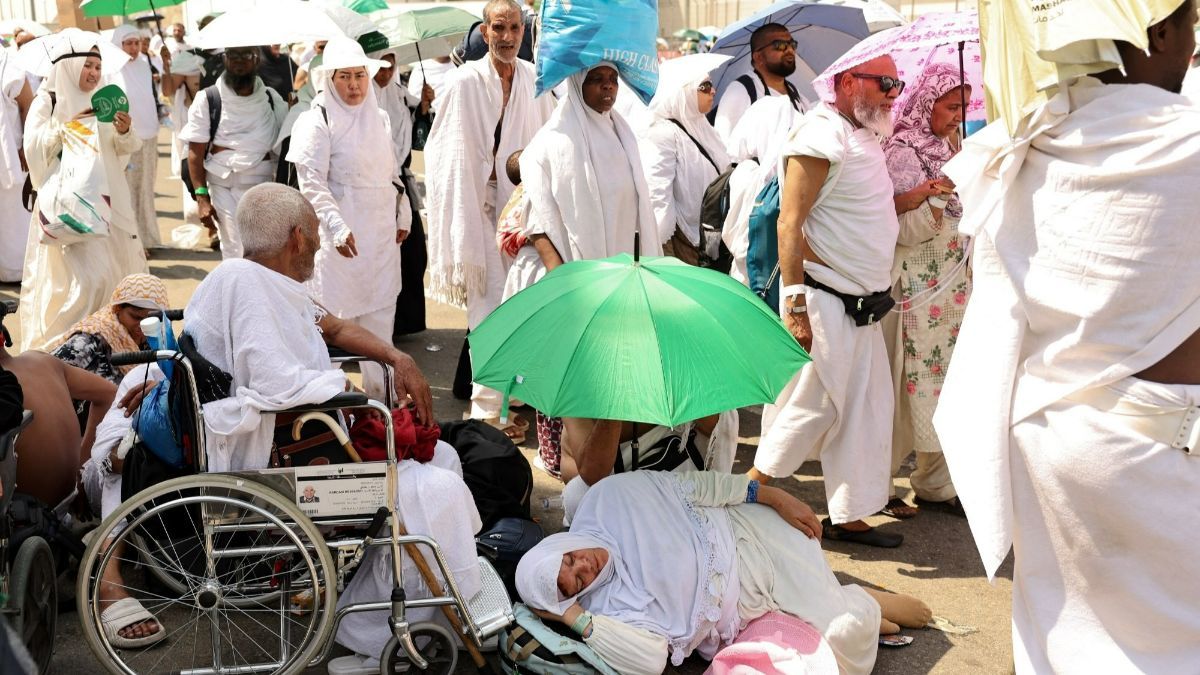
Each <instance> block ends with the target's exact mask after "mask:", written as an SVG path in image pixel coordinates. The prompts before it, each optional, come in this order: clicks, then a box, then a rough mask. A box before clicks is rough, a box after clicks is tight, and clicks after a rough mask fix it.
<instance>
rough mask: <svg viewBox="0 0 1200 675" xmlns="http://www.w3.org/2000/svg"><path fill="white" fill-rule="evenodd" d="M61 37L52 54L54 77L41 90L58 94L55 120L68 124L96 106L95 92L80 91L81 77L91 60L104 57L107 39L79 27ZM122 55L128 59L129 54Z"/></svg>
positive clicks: (55, 96) (51, 75) (47, 77)
mask: <svg viewBox="0 0 1200 675" xmlns="http://www.w3.org/2000/svg"><path fill="white" fill-rule="evenodd" d="M59 36H60V37H59V40H60V42H59V44H58V46H57V48H56V49H55V50H54V51H52V52H51V53H50V60H51V66H50V74H49V75H47V76H46V79H45V80H44V81H43V82H42V86H41V88H42V89H45V90H46V91H51V92H54V119H56V120H58V121H59V122H61V123H63V124H66V123H67V122H70V121H71V120H72V119H73V118H74V117H75V115H77V114H79V113H80V112H81V111H83V110H85V109H87V108H90V107H92V92H84V91H83V90H82V89H80V88H79V76H80V74H82V73H83V64H84V62H85V61H86V60H87V57H89V56H94V57H96V58H98V59H99V58H101V55H100V47H99V45H100V41H101V40H102V39H103V38H101V37H100V36H99V35H97V34H96V33H89V32H87V31H82V30H79V29H78V28H67V29H64V30H63V31H61V32H60V33H59ZM122 54H123V55H124V56H125V57H126V59H128V54H124V52H122Z"/></svg>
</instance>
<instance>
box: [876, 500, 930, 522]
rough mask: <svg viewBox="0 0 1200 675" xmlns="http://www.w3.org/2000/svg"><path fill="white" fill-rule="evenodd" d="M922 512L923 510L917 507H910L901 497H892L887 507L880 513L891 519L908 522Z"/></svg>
mask: <svg viewBox="0 0 1200 675" xmlns="http://www.w3.org/2000/svg"><path fill="white" fill-rule="evenodd" d="M920 512H921V509H919V508H917V507H915V506H910V505H909V504H908V503H906V502H905V501H904V500H903V499H900V498H899V497H892V498H891V499H889V500H888V503H887V505H886V506H884V507H883V510H882V511H880V513H882V514H883V515H885V516H887V517H889V518H895V519H896V520H908V519H909V518H912V517H914V516H916V515H917V514H918V513H920Z"/></svg>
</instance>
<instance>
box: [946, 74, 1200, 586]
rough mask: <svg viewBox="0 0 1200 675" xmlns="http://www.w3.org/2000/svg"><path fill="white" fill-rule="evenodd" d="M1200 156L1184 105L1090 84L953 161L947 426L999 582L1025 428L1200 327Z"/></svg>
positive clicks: (1189, 109) (989, 133)
mask: <svg viewBox="0 0 1200 675" xmlns="http://www.w3.org/2000/svg"><path fill="white" fill-rule="evenodd" d="M1198 157H1200V111H1198V110H1197V109H1196V108H1194V107H1193V106H1191V105H1190V104H1189V102H1188V100H1187V99H1185V98H1184V97H1182V96H1179V95H1177V94H1172V93H1170V92H1167V91H1165V90H1163V89H1159V88H1157V87H1153V86H1149V85H1102V84H1100V82H1099V81H1098V80H1095V79H1092V78H1083V79H1081V80H1079V81H1078V82H1076V83H1075V84H1073V85H1071V86H1070V87H1069V88H1064V89H1063V90H1061V91H1060V92H1059V93H1058V94H1057V95H1056V96H1055V97H1054V98H1052V99H1051V100H1050V101H1048V102H1047V103H1046V104H1045V106H1043V107H1042V108H1041V109H1039V110H1038V111H1037V112H1035V113H1033V114H1032V115H1031V116H1030V117H1029V118H1027V119H1026V120H1025V121H1024V122H1022V124H1021V125H1020V126H1019V127H1018V129H1017V135H1016V140H1015V141H1010V140H1009V138H1008V137H1007V135H1006V134H1005V129H1004V127H1003V125H992V126H989V127H988V128H987V129H985V130H984V131H983V132H980V133H979V134H977V135H976V136H973V137H972V138H971V139H970V140H969V141H968V142H967V143H966V144H965V147H964V150H963V152H961V153H960V154H959V155H958V156H957V157H956V158H955V159H954V160H952V161H951V162H949V163H947V164H946V165H945V167H944V169H943V170H944V171H945V172H946V174H947V175H949V176H950V177H951V178H953V179H954V181H955V183H956V184H957V185H958V186H959V187H958V189H959V194H960V196H961V198H962V203H963V204H964V206H965V209H966V210H965V212H964V214H963V219H962V221H961V223H960V224H959V230H960V231H961V232H963V233H964V234H967V235H970V236H971V237H972V238H973V239H974V241H975V244H974V275H975V276H974V279H975V287H974V294H973V296H972V298H971V302H970V304H969V305H968V307H967V312H966V317H965V319H964V321H963V324H962V331H961V333H960V335H959V338H958V343H957V344H956V346H955V350H954V357H953V360H952V361H951V363H950V368H949V370H948V374H947V378H946V384H945V386H944V387H943V389H942V396H941V399H940V403H939V406H938V410H937V413H936V414H935V415H934V426H935V428H936V429H937V431H938V435H939V438H940V440H941V442H942V447H943V449H944V451H945V454H946V461H947V462H948V464H949V466H950V471H951V474H952V476H953V479H954V485H955V487H956V488H957V489H958V493H959V497H960V498H961V499H962V500H963V505H964V507H965V508H966V511H967V515H968V516H969V518H970V522H971V531H972V534H973V535H974V537H975V543H976V545H977V546H978V547H979V551H980V554H981V556H982V558H983V563H984V566H985V568H986V570H987V573H988V575H989V576H992V575H994V574H995V572H996V568H997V567H999V565H1000V564H1001V563H1002V562H1003V560H1004V557H1005V556H1006V555H1007V553H1008V550H1009V548H1010V546H1011V544H1012V534H1013V532H1012V530H1013V510H1012V509H1013V504H1012V487H1011V480H1010V459H1009V456H1010V455H1009V453H1010V449H1009V443H1010V430H1011V428H1012V425H1013V424H1015V423H1017V422H1020V421H1021V420H1023V419H1025V418H1027V417H1028V416H1030V415H1033V414H1035V413H1037V412H1039V411H1040V410H1042V409H1043V408H1045V407H1046V406H1048V405H1050V404H1052V403H1054V402H1055V401H1058V400H1060V399H1062V398H1064V397H1066V396H1069V395H1071V394H1072V393H1075V392H1078V391H1082V390H1085V389H1090V388H1095V387H1101V386H1105V385H1107V384H1110V383H1114V382H1117V381H1118V380H1121V379H1123V378H1126V377H1128V376H1130V375H1133V374H1135V373H1138V372H1140V371H1142V370H1144V369H1145V368H1147V367H1149V366H1151V365H1153V364H1155V363H1157V362H1158V361H1160V360H1161V359H1162V358H1163V357H1165V356H1166V355H1167V354H1169V353H1171V352H1172V351H1173V350H1174V349H1175V348H1176V347H1178V346H1179V345H1180V343H1181V342H1182V341H1183V340H1185V339H1186V338H1187V337H1188V336H1190V335H1192V334H1193V333H1194V332H1196V330H1197V329H1200V266H1197V265H1196V264H1195V261H1196V260H1197V259H1200V238H1198V237H1196V236H1195V233H1194V229H1195V228H1194V224H1195V220H1196V214H1197V213H1198V212H1200V192H1197V191H1196V190H1194V189H1180V186H1193V185H1196V184H1197V183H1200V161H1197V158H1198ZM1031 468H1032V467H1031ZM1080 470H1086V467H1083V466H1081V467H1080Z"/></svg>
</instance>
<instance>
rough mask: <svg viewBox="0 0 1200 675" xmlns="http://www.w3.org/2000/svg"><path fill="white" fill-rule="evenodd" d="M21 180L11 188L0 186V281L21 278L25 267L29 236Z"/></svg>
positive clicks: (27, 217) (7, 281) (6, 281)
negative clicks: (22, 199) (26, 246)
mask: <svg viewBox="0 0 1200 675" xmlns="http://www.w3.org/2000/svg"><path fill="white" fill-rule="evenodd" d="M24 180H25V179H24V176H22V178H21V181H18V182H17V184H16V185H14V186H12V187H11V188H0V282H4V283H7V284H11V283H15V282H18V281H20V280H21V272H22V270H23V269H24V268H25V243H26V242H27V241H28V239H27V238H28V236H29V212H28V211H26V210H25V206H24V205H23V204H21V187H22V185H23V184H24V183H23V181H24Z"/></svg>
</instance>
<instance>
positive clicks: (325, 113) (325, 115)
mask: <svg viewBox="0 0 1200 675" xmlns="http://www.w3.org/2000/svg"><path fill="white" fill-rule="evenodd" d="M316 108H317V110H320V111H321V119H323V120H325V124H329V111H328V110H326V109H325V106H323V105H317V106H316Z"/></svg>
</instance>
